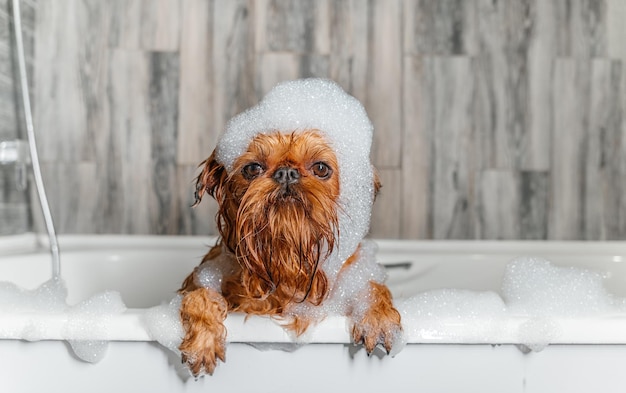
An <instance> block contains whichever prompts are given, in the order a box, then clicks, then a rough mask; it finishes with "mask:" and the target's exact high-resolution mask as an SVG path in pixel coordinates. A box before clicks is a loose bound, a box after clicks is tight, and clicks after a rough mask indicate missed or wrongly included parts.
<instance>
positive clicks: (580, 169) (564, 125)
mask: <svg viewBox="0 0 626 393" xmlns="http://www.w3.org/2000/svg"><path fill="white" fill-rule="evenodd" d="M554 75H555V77H554V82H553V91H554V96H553V105H554V126H553V127H554V128H553V130H554V143H553V145H552V196H551V201H550V206H551V210H550V216H549V227H548V236H549V237H550V238H553V239H564V240H575V239H582V238H583V235H584V233H583V232H584V200H583V192H584V186H585V183H584V174H585V160H584V157H585V149H586V147H587V143H588V140H587V128H588V126H589V97H590V93H591V91H590V77H591V63H590V61H588V60H573V59H558V60H556V63H555V72H554Z"/></svg>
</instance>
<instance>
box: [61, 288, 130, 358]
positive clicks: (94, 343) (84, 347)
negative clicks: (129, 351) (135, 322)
mask: <svg viewBox="0 0 626 393" xmlns="http://www.w3.org/2000/svg"><path fill="white" fill-rule="evenodd" d="M124 311H126V305H125V304H124V302H123V301H122V297H121V295H120V293H119V292H116V291H105V292H103V293H99V294H96V295H94V296H92V297H91V298H89V299H87V300H85V301H83V302H81V303H78V304H77V305H75V306H73V307H71V308H70V309H69V310H68V311H67V323H66V325H65V327H64V329H63V335H64V336H65V338H66V339H67V340H68V342H69V343H70V345H71V347H72V349H73V350H74V353H75V354H76V356H78V357H79V358H80V359H82V360H84V361H86V362H89V363H97V362H99V361H100V360H102V359H103V358H104V356H105V354H106V350H107V348H108V341H107V340H106V339H103V340H91V339H90V337H93V336H94V335H95V336H98V337H103V338H106V336H107V334H108V325H109V322H110V320H111V318H112V317H113V316H115V315H119V314H122V313H123V312H124Z"/></svg>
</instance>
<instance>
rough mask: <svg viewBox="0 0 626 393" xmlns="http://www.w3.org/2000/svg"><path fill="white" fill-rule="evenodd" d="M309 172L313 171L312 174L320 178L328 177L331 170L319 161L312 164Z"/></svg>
mask: <svg viewBox="0 0 626 393" xmlns="http://www.w3.org/2000/svg"><path fill="white" fill-rule="evenodd" d="M311 172H313V174H314V175H315V176H317V177H319V178H320V179H328V178H329V177H330V175H331V174H332V173H333V170H332V169H330V167H329V166H328V165H327V164H326V163H324V162H321V161H320V162H316V163H315V164H313V166H312V167H311Z"/></svg>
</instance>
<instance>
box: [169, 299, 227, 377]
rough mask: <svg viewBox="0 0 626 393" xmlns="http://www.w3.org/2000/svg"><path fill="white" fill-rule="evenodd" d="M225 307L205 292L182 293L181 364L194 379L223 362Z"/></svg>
mask: <svg viewBox="0 0 626 393" xmlns="http://www.w3.org/2000/svg"><path fill="white" fill-rule="evenodd" d="M227 311H228V306H227V303H226V300H225V299H224V297H223V296H222V295H221V294H219V293H218V292H216V291H214V290H212V289H209V288H204V287H200V288H195V289H193V290H191V291H189V292H183V299H182V304H181V308H180V319H181V322H182V325H183V329H184V330H185V337H184V338H183V341H182V343H181V344H180V347H179V349H180V352H181V354H182V360H183V362H184V363H187V365H188V367H189V370H190V371H191V373H192V374H193V375H194V376H196V377H197V376H198V375H201V374H203V373H208V374H213V370H215V366H216V365H217V360H218V359H220V360H221V361H225V352H226V328H225V327H224V320H225V319H226V313H227Z"/></svg>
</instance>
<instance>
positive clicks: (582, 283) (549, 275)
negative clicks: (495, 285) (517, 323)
mask: <svg viewBox="0 0 626 393" xmlns="http://www.w3.org/2000/svg"><path fill="white" fill-rule="evenodd" d="M603 280H604V277H603V275H602V274H600V273H598V272H594V271H591V270H587V269H580V268H574V267H558V266H555V265H553V264H551V263H550V262H549V261H547V260H545V259H541V258H533V257H521V258H517V259H515V260H513V261H511V262H510V263H509V264H508V265H507V268H506V272H505V274H504V279H503V281H502V295H503V297H504V300H505V301H506V303H507V306H508V308H509V311H510V312H512V313H519V314H528V315H535V316H552V317H556V316H568V317H575V316H580V315H585V316H590V315H598V314H602V313H606V312H609V311H611V310H613V309H614V308H615V307H616V305H617V303H616V299H615V298H614V297H613V296H612V295H611V294H609V293H608V292H607V290H606V289H605V287H604V283H603Z"/></svg>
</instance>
